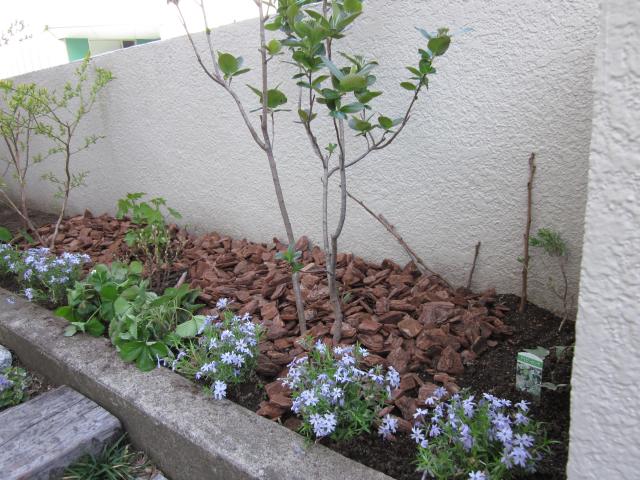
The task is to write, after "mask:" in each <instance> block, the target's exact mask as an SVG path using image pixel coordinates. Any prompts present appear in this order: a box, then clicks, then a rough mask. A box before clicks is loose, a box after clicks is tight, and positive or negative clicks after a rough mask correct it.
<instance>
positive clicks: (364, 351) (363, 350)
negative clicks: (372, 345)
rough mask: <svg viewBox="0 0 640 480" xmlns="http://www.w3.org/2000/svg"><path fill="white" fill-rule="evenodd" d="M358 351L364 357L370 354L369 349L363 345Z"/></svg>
mask: <svg viewBox="0 0 640 480" xmlns="http://www.w3.org/2000/svg"><path fill="white" fill-rule="evenodd" d="M358 353H359V354H360V355H361V356H362V358H366V357H368V356H369V350H367V349H366V348H364V347H361V346H358Z"/></svg>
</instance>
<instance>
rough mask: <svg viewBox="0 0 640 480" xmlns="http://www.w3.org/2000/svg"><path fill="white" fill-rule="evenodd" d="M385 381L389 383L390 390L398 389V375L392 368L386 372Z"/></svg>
mask: <svg viewBox="0 0 640 480" xmlns="http://www.w3.org/2000/svg"><path fill="white" fill-rule="evenodd" d="M386 380H387V382H389V386H390V387H391V388H398V387H399V386H400V374H399V373H398V371H397V370H396V369H395V368H393V367H389V370H387V376H386Z"/></svg>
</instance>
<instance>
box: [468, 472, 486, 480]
mask: <svg viewBox="0 0 640 480" xmlns="http://www.w3.org/2000/svg"><path fill="white" fill-rule="evenodd" d="M469 480H487V476H486V475H485V474H484V472H481V471H480V470H478V471H477V472H471V473H469Z"/></svg>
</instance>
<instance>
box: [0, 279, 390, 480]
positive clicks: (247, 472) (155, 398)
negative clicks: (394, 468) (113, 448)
mask: <svg viewBox="0 0 640 480" xmlns="http://www.w3.org/2000/svg"><path fill="white" fill-rule="evenodd" d="M65 325H66V322H65V321H64V320H62V319H60V318H56V317H54V316H53V314H52V313H51V312H50V311H49V310H46V309H44V308H42V307H39V306H37V305H33V304H31V303H29V302H27V301H26V300H24V299H22V298H19V297H17V296H16V295H14V294H11V293H10V292H8V291H6V290H3V289H0V343H3V344H4V345H6V346H7V347H8V348H10V349H12V350H13V351H15V352H16V354H17V355H18V356H19V357H20V360H21V361H22V362H23V363H24V364H25V365H26V366H27V367H29V368H31V369H33V370H36V371H38V372H39V373H41V374H43V375H44V376H46V377H47V378H49V379H50V380H51V381H53V382H55V383H58V384H60V385H62V384H66V385H69V386H71V387H73V388H75V389H76V390H78V391H79V392H81V393H82V394H84V395H85V396H87V397H89V398H90V399H92V400H93V401H94V402H96V403H98V404H99V405H101V406H102V407H104V408H105V409H106V410H108V411H109V412H111V413H112V414H113V415H115V416H116V417H118V418H119V419H120V421H121V422H122V424H123V425H124V428H125V429H126V430H127V432H128V433H129V436H130V439H131V441H132V443H133V444H134V446H136V447H137V448H140V449H143V450H144V451H145V452H147V453H148V454H149V455H150V457H151V459H152V460H153V461H154V463H156V464H157V465H158V466H159V467H160V468H161V470H162V471H163V472H165V473H166V474H167V475H168V476H169V477H171V478H173V479H174V480H217V479H221V480H235V479H264V480H303V479H309V478H313V479H327V480H332V479H335V480H344V479H349V480H360V479H361V480H383V479H387V480H390V477H388V476H386V475H384V474H382V473H380V472H377V471H375V470H372V469H370V468H368V467H365V466H364V465H361V464H359V463H357V462H354V461H352V460H349V459H347V458H345V457H343V456H342V455H339V454H337V453H335V452H333V451H331V450H329V449H328V448H326V447H323V446H318V445H312V446H307V445H305V442H304V439H303V438H302V437H300V436H299V435H297V434H295V433H294V432H291V431H289V430H288V429H286V428H284V427H282V426H280V425H277V424H275V423H274V422H271V421H269V420H266V419H264V418H262V417H259V416H258V415H256V414H255V413H253V412H251V411H249V410H247V409H245V408H243V407H241V406H239V405H236V404H234V403H233V402H230V401H227V400H225V401H221V402H215V401H212V400H211V399H209V398H207V397H206V396H205V395H204V394H202V393H201V391H200V389H199V388H198V387H197V386H195V385H194V384H192V383H191V382H189V381H188V380H187V379H185V378H182V377H180V376H178V375H177V374H174V373H172V372H170V371H168V370H166V369H156V370H154V371H152V372H148V373H144V372H141V371H139V370H138V369H137V368H136V367H135V366H134V365H130V364H125V363H124V362H122V361H121V360H120V359H119V357H118V356H117V354H116V352H115V350H114V349H113V347H112V346H111V344H110V343H109V341H108V340H107V339H105V338H94V337H90V336H88V335H77V336H76V337H73V338H68V337H64V336H63V335H62V332H63V330H64V327H65Z"/></svg>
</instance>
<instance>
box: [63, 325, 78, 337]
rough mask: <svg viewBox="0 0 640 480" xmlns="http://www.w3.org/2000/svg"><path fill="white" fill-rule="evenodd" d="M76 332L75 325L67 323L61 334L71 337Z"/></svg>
mask: <svg viewBox="0 0 640 480" xmlns="http://www.w3.org/2000/svg"><path fill="white" fill-rule="evenodd" d="M76 333H78V328H77V327H76V326H75V325H69V326H68V327H67V328H65V329H64V333H63V335H64V336H65V337H73V336H74V335H75V334H76Z"/></svg>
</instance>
